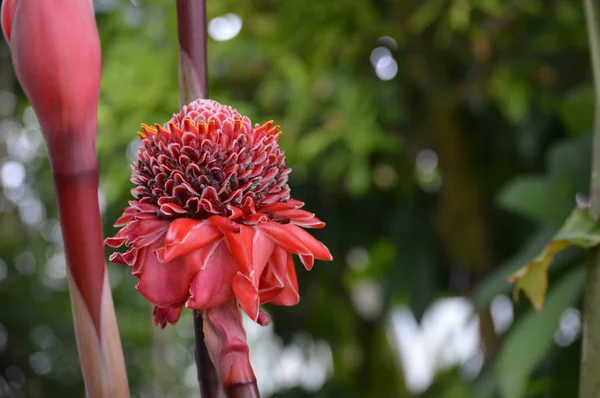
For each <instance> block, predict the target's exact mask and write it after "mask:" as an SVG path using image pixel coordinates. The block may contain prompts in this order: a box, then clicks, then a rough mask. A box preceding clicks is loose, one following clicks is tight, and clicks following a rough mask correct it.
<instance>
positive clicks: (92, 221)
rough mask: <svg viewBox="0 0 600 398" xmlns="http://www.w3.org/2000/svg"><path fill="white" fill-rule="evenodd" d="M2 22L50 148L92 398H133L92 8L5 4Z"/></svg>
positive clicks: (71, 3)
mask: <svg viewBox="0 0 600 398" xmlns="http://www.w3.org/2000/svg"><path fill="white" fill-rule="evenodd" d="M1 20H2V31H3V33H4V35H5V37H6V39H7V41H8V43H9V48H10V50H11V57H12V62H13V66H14V69H15V73H16V76H17V79H18V80H19V83H20V84H21V87H22V88H23V91H24V92H25V94H26V96H27V98H28V99H29V100H30V102H31V105H32V107H33V109H34V111H35V113H36V115H37V118H38V120H39V122H40V125H41V128H42V133H43V135H44V139H45V142H46V145H47V147H48V153H49V157H50V164H51V167H52V174H53V177H54V185H55V190H56V197H57V204H58V210H59V216H60V223H61V227H62V233H63V238H64V239H63V240H64V245H65V254H66V259H67V270H68V283H69V292H70V296H71V306H72V310H73V319H74V327H75V336H76V339H77V347H78V351H79V358H80V362H81V368H82V372H83V378H84V381H85V386H86V390H87V394H88V396H89V397H90V398H109V397H128V396H129V391H128V386H127V373H126V370H125V362H124V358H123V351H122V348H121V341H120V338H119V332H118V328H117V322H116V316H115V311H114V306H113V302H112V296H111V291H110V286H109V282H108V275H107V272H106V264H105V261H104V248H103V245H102V227H101V219H100V209H99V205H98V163H97V157H96V133H97V108H98V96H99V87H100V74H101V54H100V39H99V37H98V31H97V28H96V21H95V18H94V10H93V7H92V2H91V1H89V0H57V1H55V2H48V1H45V0H5V1H4V2H3V4H2V13H1Z"/></svg>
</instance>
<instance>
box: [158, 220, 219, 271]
mask: <svg viewBox="0 0 600 398" xmlns="http://www.w3.org/2000/svg"><path fill="white" fill-rule="evenodd" d="M222 236H223V233H222V232H221V231H220V230H219V229H218V228H217V227H215V226H214V225H213V224H211V223H209V222H207V221H204V220H193V219H191V218H178V219H176V220H175V221H173V222H172V223H171V225H170V226H169V229H168V231H167V233H166V235H165V247H164V249H158V250H157V253H156V254H157V256H158V259H159V261H167V262H168V261H171V260H174V259H176V258H178V257H181V256H184V255H186V254H189V253H191V252H193V251H195V250H198V249H200V248H201V247H204V246H206V245H208V244H210V243H212V242H214V241H216V240H217V239H219V238H221V237H222Z"/></svg>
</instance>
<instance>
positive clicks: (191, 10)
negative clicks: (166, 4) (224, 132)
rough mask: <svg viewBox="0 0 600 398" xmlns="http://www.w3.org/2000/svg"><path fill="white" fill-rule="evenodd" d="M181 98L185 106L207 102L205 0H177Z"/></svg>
mask: <svg viewBox="0 0 600 398" xmlns="http://www.w3.org/2000/svg"><path fill="white" fill-rule="evenodd" d="M177 34H178V37H179V93H180V95H179V98H180V103H181V104H180V105H182V106H183V105H186V104H188V103H190V102H192V101H193V100H195V99H197V98H208V66H207V62H206V41H207V33H206V0H177Z"/></svg>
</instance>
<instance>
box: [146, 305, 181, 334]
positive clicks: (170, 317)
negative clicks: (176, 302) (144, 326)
mask: <svg viewBox="0 0 600 398" xmlns="http://www.w3.org/2000/svg"><path fill="white" fill-rule="evenodd" d="M181 310H182V307H170V308H160V307H154V311H153V312H152V317H153V319H152V323H154V324H155V325H157V326H159V327H160V328H161V329H164V328H165V326H167V323H170V324H171V325H174V324H176V323H177V321H178V320H179V318H180V317H181Z"/></svg>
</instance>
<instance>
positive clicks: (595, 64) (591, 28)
mask: <svg viewBox="0 0 600 398" xmlns="http://www.w3.org/2000/svg"><path fill="white" fill-rule="evenodd" d="M584 3H585V13H586V20H587V30H588V41H589V48H590V57H591V61H592V75H593V79H594V91H595V106H594V139H593V142H594V144H593V161H592V175H591V182H590V206H591V207H590V211H591V213H592V216H593V217H594V218H595V219H596V220H598V219H600V4H599V3H598V0H584ZM599 304H600V248H599V247H596V248H593V249H591V250H590V256H589V260H588V264H587V277H586V286H585V297H584V311H583V344H582V345H581V346H582V352H581V370H580V383H579V396H580V397H581V398H597V397H598V396H600V307H599Z"/></svg>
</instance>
